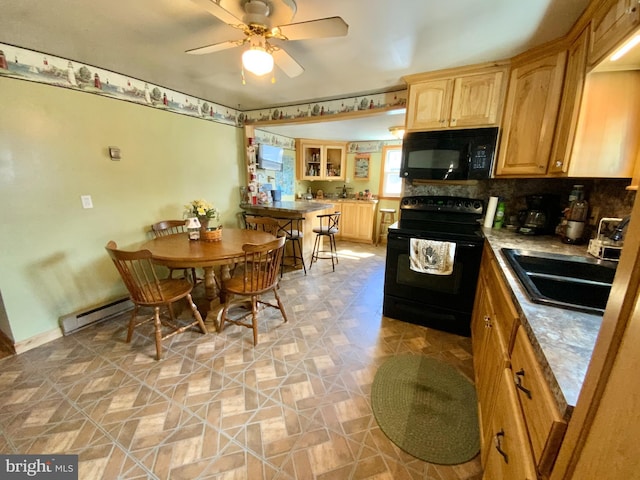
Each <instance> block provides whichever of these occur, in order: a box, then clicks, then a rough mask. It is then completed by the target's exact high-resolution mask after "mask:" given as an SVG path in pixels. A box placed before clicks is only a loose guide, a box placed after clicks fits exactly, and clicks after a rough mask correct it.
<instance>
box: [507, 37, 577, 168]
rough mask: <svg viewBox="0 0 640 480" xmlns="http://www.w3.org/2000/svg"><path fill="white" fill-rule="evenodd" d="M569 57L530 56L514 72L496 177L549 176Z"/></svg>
mask: <svg viewBox="0 0 640 480" xmlns="http://www.w3.org/2000/svg"><path fill="white" fill-rule="evenodd" d="M566 57H567V53H566V50H564V49H563V50H561V51H560V52H558V51H557V49H556V51H555V52H553V51H552V53H547V54H544V55H542V54H540V56H531V55H527V56H526V57H524V56H523V57H522V58H521V59H519V60H517V61H515V60H514V65H513V68H512V70H511V77H510V80H509V88H508V93H507V101H506V105H505V111H504V120H503V123H502V138H501V140H500V147H499V153H498V162H497V167H496V176H539V175H546V173H547V164H548V162H549V156H550V154H551V145H552V142H553V137H554V132H555V126H556V119H557V115H558V109H559V107H560V96H561V94H562V83H563V77H564V68H565V61H566Z"/></svg>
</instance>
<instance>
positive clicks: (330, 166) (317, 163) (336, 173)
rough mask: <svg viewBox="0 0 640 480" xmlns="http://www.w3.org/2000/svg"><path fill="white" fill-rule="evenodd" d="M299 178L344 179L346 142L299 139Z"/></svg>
mask: <svg viewBox="0 0 640 480" xmlns="http://www.w3.org/2000/svg"><path fill="white" fill-rule="evenodd" d="M296 151H297V154H298V179H299V180H341V181H342V180H344V178H345V170H344V168H345V165H346V152H347V144H346V142H329V141H325V140H307V139H299V140H298V141H297V144H296Z"/></svg>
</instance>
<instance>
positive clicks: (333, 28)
mask: <svg viewBox="0 0 640 480" xmlns="http://www.w3.org/2000/svg"><path fill="white" fill-rule="evenodd" d="M348 31H349V25H347V24H346V22H345V21H344V20H343V19H342V18H340V17H327V18H320V19H318V20H310V21H308V22H300V23H290V24H288V25H280V26H279V27H275V28H273V29H272V30H271V35H272V36H273V37H275V38H284V39H287V40H304V39H307V38H327V37H344V36H345V35H346V34H347V32H348Z"/></svg>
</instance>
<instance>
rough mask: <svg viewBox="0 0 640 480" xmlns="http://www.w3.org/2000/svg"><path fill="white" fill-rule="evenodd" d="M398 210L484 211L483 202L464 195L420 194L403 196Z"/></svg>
mask: <svg viewBox="0 0 640 480" xmlns="http://www.w3.org/2000/svg"><path fill="white" fill-rule="evenodd" d="M400 210H415V211H422V212H443V213H471V214H476V215H482V213H483V211H484V202H483V201H482V200H478V199H475V198H466V197H448V196H443V195H420V196H414V197H404V198H403V199H402V200H401V201H400Z"/></svg>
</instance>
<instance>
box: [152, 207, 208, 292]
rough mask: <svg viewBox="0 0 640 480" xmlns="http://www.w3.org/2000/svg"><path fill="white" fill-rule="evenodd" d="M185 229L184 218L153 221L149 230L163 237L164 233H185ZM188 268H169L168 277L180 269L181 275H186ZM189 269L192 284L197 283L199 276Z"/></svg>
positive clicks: (171, 276) (199, 280) (193, 269)
mask: <svg viewBox="0 0 640 480" xmlns="http://www.w3.org/2000/svg"><path fill="white" fill-rule="evenodd" d="M186 231H187V227H186V226H185V220H163V221H161V222H157V223H154V224H153V225H151V232H152V233H153V235H154V237H156V238H158V237H164V236H166V235H175V234H176V233H185V232H186ZM188 270H189V269H188V268H169V278H173V272H176V271H181V272H182V276H183V277H185V278H186V277H188V273H187V271H188ZM190 270H191V272H190V273H191V282H192V283H193V284H194V285H197V284H198V283H199V282H201V281H202V279H201V278H198V276H197V275H196V269H195V268H192V269H190Z"/></svg>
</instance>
